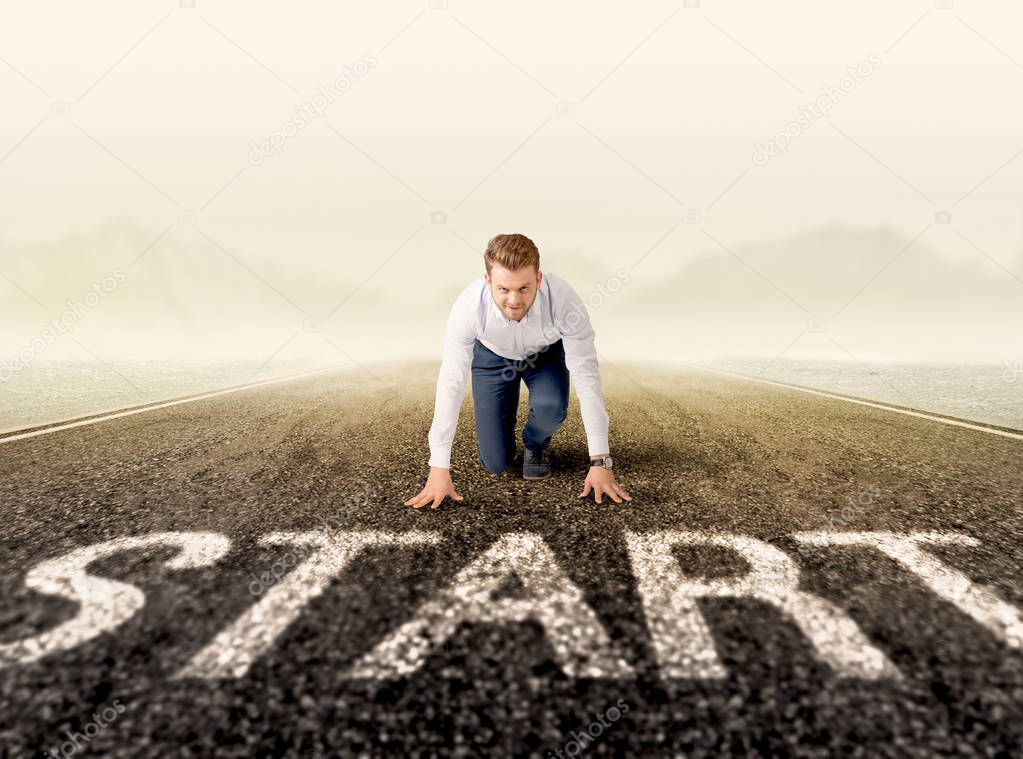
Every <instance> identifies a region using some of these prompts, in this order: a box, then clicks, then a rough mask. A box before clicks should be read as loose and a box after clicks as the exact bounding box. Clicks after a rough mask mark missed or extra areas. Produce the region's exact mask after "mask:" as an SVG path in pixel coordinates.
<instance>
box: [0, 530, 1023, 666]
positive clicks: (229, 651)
mask: <svg viewBox="0 0 1023 759" xmlns="http://www.w3.org/2000/svg"><path fill="white" fill-rule="evenodd" d="M791 537H792V538H793V539H794V540H795V541H796V542H797V543H799V544H801V545H806V546H816V547H827V546H860V547H866V548H870V549H874V550H877V551H880V552H881V553H883V554H885V555H887V556H888V557H890V558H891V559H893V560H894V561H895V562H897V563H898V564H899V565H900V566H901V567H902V568H903V569H905V570H907V571H909V572H911V573H913V574H914V575H916V577H917V578H919V579H920V580H921V581H922V582H923V583H924V584H925V585H926V586H927V587H928V588H929V589H930V590H931V591H933V592H934V593H935V594H937V595H938V596H940V597H941V598H942V599H944V600H946V601H950V602H951V603H953V604H955V605H956V606H957V607H958V608H959V609H960V610H962V611H963V612H964V613H965V614H967V615H969V616H970V617H972V618H973V619H974V620H976V622H978V623H980V624H981V625H983V626H984V627H986V628H987V629H988V630H990V631H991V632H992V633H993V634H994V635H995V636H997V637H998V638H999V639H1000V640H1002V641H1003V642H1004V643H1005V644H1007V645H1008V646H1010V647H1012V648H1015V649H1023V618H1021V616H1020V613H1019V611H1018V610H1017V609H1016V608H1015V607H1013V606H1011V605H1010V604H1008V603H1006V602H1005V601H1003V600H1001V599H1000V598H999V597H998V596H997V595H996V594H995V592H994V591H993V590H991V589H989V588H987V587H984V586H982V585H979V584H977V583H974V582H972V581H971V580H970V579H969V578H967V577H966V576H965V575H964V574H962V573H961V572H959V571H958V570H956V569H953V568H952V567H949V566H948V565H946V564H944V563H943V562H941V561H940V560H938V559H937V558H935V556H934V555H933V554H931V553H929V552H928V551H926V550H925V547H926V546H929V545H930V546H938V545H959V546H976V545H978V542H977V541H976V540H975V539H974V538H972V537H970V536H967V535H961V534H957V533H938V532H927V533H891V532H830V531H829V532H803V533H796V534H794V535H792V536H791ZM625 539H626V543H627V546H628V553H629V557H630V560H631V562H632V567H633V570H634V572H635V575H636V578H637V587H638V591H639V595H640V598H641V600H642V603H643V607H644V612H645V616H646V620H647V624H648V625H649V628H650V634H651V640H652V642H653V648H654V653H655V654H656V657H657V662H658V665H659V667H660V672H661V675H662V676H663V677H665V678H721V677H724V676H725V675H726V671H725V669H724V667H723V666H722V664H721V662H720V661H719V659H718V656H717V653H716V650H715V646H714V642H713V639H712V636H711V631H710V630H709V629H708V627H707V623H706V621H705V620H704V617H703V615H702V613H701V612H700V609H699V607H698V605H697V602H698V601H699V599H701V598H751V599H757V600H759V601H763V602H767V603H769V604H771V605H772V606H774V607H775V608H776V609H778V610H780V611H781V612H782V613H783V614H785V615H787V616H788V617H790V618H791V619H792V621H793V622H795V624H796V625H797V626H798V628H799V629H800V630H801V631H802V633H803V634H804V635H805V636H806V638H807V639H808V640H809V641H810V642H811V643H812V645H813V648H814V650H815V651H816V653H817V655H818V656H819V657H820V658H821V659H822V660H823V661H825V662H826V663H827V664H828V665H830V667H831V668H832V669H833V670H834V671H835V673H836V674H837V675H838V676H839V677H856V678H866V679H881V678H893V679H899V678H900V677H901V676H900V674H899V672H898V670H897V669H896V668H895V667H894V665H893V664H892V663H891V661H890V660H889V659H888V657H887V656H885V654H884V653H883V652H882V651H881V650H880V649H878V648H876V647H875V646H874V645H872V644H871V642H870V641H869V640H868V639H867V638H866V636H865V635H864V634H863V632H862V631H861V630H860V629H859V627H858V626H857V625H856V623H855V622H854V621H853V620H852V619H851V618H850V617H849V616H848V615H847V614H845V613H844V612H843V611H842V610H841V609H839V608H838V607H837V606H835V605H834V604H833V603H831V602H830V601H827V600H825V599H824V598H822V597H820V596H817V595H815V594H813V593H810V592H809V591H807V590H804V589H802V588H800V582H799V580H800V577H799V569H798V566H797V564H796V562H795V561H794V560H793V559H792V558H791V557H790V556H789V555H788V554H786V553H784V552H783V551H781V550H780V549H778V548H776V547H775V546H773V545H771V544H769V543H766V542H764V541H762V540H757V539H755V538H751V537H746V536H742V535H734V534H727V533H718V532H683V531H676V530H669V531H660V532H645V533H644V532H631V531H626V532H625ZM441 541H442V538H441V536H440V534H439V533H436V532H419V531H413V532H404V533H389V532H376V531H332V530H316V531H310V532H281V533H273V534H271V535H267V536H265V537H263V538H262V540H261V543H262V544H263V545H264V546H290V547H291V548H293V549H298V550H299V551H300V553H301V555H302V557H303V559H302V560H301V561H299V562H297V564H296V566H295V568H294V569H293V570H292V571H290V572H289V573H288V574H286V575H284V576H283V577H282V578H281V579H280V581H279V582H276V583H274V584H273V585H272V586H271V587H269V588H268V589H267V590H266V592H265V593H263V594H262V595H261V597H260V599H259V601H258V602H257V603H256V604H254V605H253V606H251V607H250V608H249V609H248V610H246V611H245V612H244V613H243V614H241V615H240V616H239V617H238V618H237V619H235V620H234V621H233V622H232V623H231V624H230V625H228V626H227V628H226V629H224V630H222V631H221V632H220V633H219V634H217V635H216V636H215V637H214V638H213V639H212V640H211V641H210V642H209V643H208V644H207V645H206V646H205V647H204V648H202V649H201V650H200V651H199V652H198V653H196V654H195V656H193V657H192V659H191V660H190V661H189V662H188V663H187V664H186V665H185V666H184V667H183V668H182V669H181V670H180V671H179V672H178V673H177V674H176V675H175V676H176V677H178V678H203V679H219V678H235V677H242V676H243V675H245V673H246V672H247V671H248V670H249V667H250V666H251V665H252V663H253V662H254V661H256V660H257V659H258V658H259V657H260V656H262V655H263V654H264V653H266V652H267V651H268V650H269V649H270V648H271V647H272V646H273V644H274V641H275V640H276V639H277V638H278V637H279V636H280V635H281V633H283V632H284V630H285V629H286V628H287V627H288V626H289V625H290V624H291V623H292V622H293V621H294V620H295V618H296V617H297V616H298V615H299V614H300V612H301V610H302V608H303V607H304V606H305V605H306V604H307V603H308V602H309V601H310V600H312V599H313V598H315V597H317V596H319V595H320V594H322V593H323V592H324V590H325V589H326V588H327V587H328V586H329V585H330V583H331V582H332V581H333V579H334V578H335V577H337V576H338V575H339V574H340V573H341V572H342V570H344V569H345V567H346V566H348V565H349V563H350V562H351V561H352V560H353V559H354V558H355V557H356V556H357V555H358V554H359V553H360V552H361V551H363V550H365V549H367V548H372V547H378V546H422V545H435V544H438V543H440V542H441ZM678 545H689V546H716V547H721V548H725V549H727V550H730V551H733V552H735V553H736V554H737V555H738V556H740V557H741V558H742V559H744V560H745V562H746V563H747V564H748V567H749V569H748V571H747V572H745V573H744V574H742V575H738V576H734V577H727V578H714V579H706V578H694V577H691V576H687V575H686V574H685V573H684V572H683V570H682V567H681V566H680V565H679V563H678V561H677V560H676V559H675V557H674V555H673V553H672V551H673V548H674V547H675V546H678ZM230 547H231V542H230V540H229V539H228V538H227V537H226V536H224V535H221V534H219V533H213V532H160V533H154V534H150V535H145V536H139V537H126V538H119V539H116V540H111V541H107V542H104V543H98V544H96V545H91V546H86V547H83V548H79V549H76V550H74V551H72V552H70V553H68V554H65V555H63V556H60V557H57V558H53V559H48V560H46V561H43V562H41V563H40V564H38V565H36V566H35V567H33V568H32V569H31V570H30V571H29V572H28V574H27V576H26V578H25V584H26V585H27V587H28V588H29V589H31V590H34V591H37V592H39V593H44V594H48V595H54V596H60V597H61V598H64V599H67V600H68V601H72V602H74V603H75V604H77V605H78V607H79V608H78V612H77V613H76V615H75V616H74V617H73V618H71V619H69V620H67V621H65V622H62V623H60V624H58V625H57V626H55V627H53V628H52V629H50V630H48V631H46V632H42V633H40V634H38V635H34V636H32V637H28V638H24V639H22V640H17V641H13V642H8V643H3V644H0V666H13V665H19V664H29V663H32V662H36V661H39V660H41V659H43V658H45V657H47V656H51V655H53V654H56V653H58V652H61V651H67V650H69V649H71V648H74V647H76V646H80V645H82V644H83V643H85V642H87V641H89V640H91V639H93V638H95V637H97V636H99V635H102V634H104V633H109V632H110V631H112V630H114V629H115V628H117V627H118V626H120V625H122V624H124V623H125V622H126V621H128V620H129V619H130V618H131V617H132V616H133V615H134V614H136V613H137V612H138V611H139V609H141V608H142V607H143V605H144V604H145V596H144V594H143V592H142V591H141V590H140V589H139V588H137V587H135V586H134V585H130V584H127V583H124V582H121V581H117V580H112V579H108V578H104V577H99V576H97V575H92V574H89V572H88V567H89V565H90V564H91V563H92V562H95V561H97V560H100V559H103V558H106V557H109V556H111V555H114V554H117V553H120V552H124V551H135V550H142V549H153V548H173V549H176V553H175V554H174V556H173V558H171V559H169V560H168V561H167V562H166V563H165V565H164V567H165V568H166V569H169V570H178V569H189V568H197V567H207V566H211V565H213V564H215V563H216V562H218V561H219V560H221V559H222V558H223V557H224V556H225V555H226V554H227V553H228V551H229V550H230ZM511 575H514V576H515V577H517V578H518V579H519V581H520V583H521V585H522V588H523V593H521V594H520V595H519V596H517V597H506V598H500V599H498V600H494V599H493V598H492V595H493V594H494V593H495V591H497V590H498V589H499V588H500V587H501V586H502V584H503V583H504V582H506V581H507V579H508V578H509V576H511ZM526 620H532V621H536V622H539V623H540V624H541V625H542V626H543V628H544V631H545V633H546V635H547V638H548V640H549V641H550V643H551V645H552V648H553V650H554V652H555V655H556V657H557V660H558V663H559V665H560V666H561V667H562V669H563V670H564V672H565V673H566V674H567V675H569V676H575V677H607V678H622V677H630V676H631V675H632V674H633V670H632V668H631V667H630V665H629V664H628V662H627V661H626V660H625V659H624V658H622V657H621V656H620V654H618V653H616V652H615V650H614V647H613V646H612V644H611V641H610V639H609V637H608V634H607V632H606V631H605V629H604V627H603V625H602V624H601V623H600V622H599V621H598V619H597V617H596V615H595V613H594V612H593V610H592V609H591V608H590V606H589V605H588V604H587V603H586V601H585V599H584V596H583V593H582V591H581V590H580V589H579V588H578V587H577V586H576V585H575V583H573V582H572V581H571V580H570V579H569V578H568V576H567V575H566V574H565V573H564V571H563V570H562V569H561V568H560V567H559V566H558V563H557V561H556V560H555V557H554V555H553V553H552V552H551V550H550V548H549V547H548V546H547V545H546V543H545V542H544V541H543V539H542V538H541V537H540V536H539V535H536V534H534V533H528V532H518V533H507V534H504V535H502V536H501V537H500V538H498V539H497V540H496V541H495V542H494V543H493V544H492V545H491V546H490V547H489V548H488V549H487V550H486V551H485V552H483V553H482V554H481V555H480V556H479V557H477V558H476V559H475V560H473V561H472V562H471V563H470V564H469V565H468V566H466V567H465V568H464V569H462V570H461V571H460V572H459V573H458V574H457V575H456V576H455V578H454V580H453V581H452V582H451V583H450V585H448V586H447V587H446V588H444V589H442V590H441V591H439V592H438V593H437V594H436V595H435V596H434V597H433V598H431V599H430V600H428V601H426V602H425V603H423V605H422V606H420V607H419V608H418V609H417V610H416V612H415V613H414V615H413V616H412V618H411V619H410V620H409V621H407V622H405V623H404V624H402V625H401V626H400V627H398V629H396V630H394V631H393V632H392V633H391V634H390V635H389V636H387V637H386V638H385V639H384V640H383V641H382V642H380V643H379V644H378V645H376V646H375V647H374V648H373V649H372V650H370V651H369V652H368V653H366V654H365V655H364V656H362V657H361V658H360V659H358V660H357V661H356V662H355V663H354V665H352V666H351V667H350V669H349V671H348V672H347V673H345V676H346V677H348V678H369V679H388V678H396V677H402V676H405V675H408V674H409V673H411V672H413V671H415V670H416V669H417V668H418V667H419V666H420V665H421V664H422V663H423V662H424V661H425V659H426V657H427V656H428V655H429V654H430V652H431V651H432V650H434V649H435V647H437V646H439V645H441V644H442V643H443V642H444V641H446V640H447V639H448V638H449V637H450V636H451V634H452V633H453V632H454V631H455V630H456V628H457V627H458V626H459V625H460V624H462V623H463V622H521V621H526Z"/></svg>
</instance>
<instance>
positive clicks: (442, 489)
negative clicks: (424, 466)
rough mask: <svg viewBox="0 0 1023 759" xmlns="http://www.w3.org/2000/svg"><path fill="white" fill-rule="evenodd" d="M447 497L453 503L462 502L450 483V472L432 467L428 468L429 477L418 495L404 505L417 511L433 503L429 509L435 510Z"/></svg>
mask: <svg viewBox="0 0 1023 759" xmlns="http://www.w3.org/2000/svg"><path fill="white" fill-rule="evenodd" d="M448 497H450V498H451V500H453V501H461V500H462V496H460V495H459V494H458V493H456V492H455V486H454V485H453V484H452V483H451V470H450V469H445V468H443V467H439V466H432V467H430V476H429V477H427V478H426V485H425V487H423V489H422V490H420V491H419V494H418V495H416V496H415V497H413V498H409V499H408V500H407V501H405V505H406V506H411V507H413V508H415V509H418V508H422V507H423V506H425V505H426V504H428V503H430V501H433V505H431V506H430V508H431V509H435V508H437V507H438V506H440V505H441V504H442V503H444V499H445V498H448Z"/></svg>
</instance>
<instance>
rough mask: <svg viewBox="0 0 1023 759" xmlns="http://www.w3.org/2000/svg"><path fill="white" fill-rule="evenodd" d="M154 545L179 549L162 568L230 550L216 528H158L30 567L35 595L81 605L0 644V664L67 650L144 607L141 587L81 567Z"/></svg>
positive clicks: (197, 563)
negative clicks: (39, 629)
mask: <svg viewBox="0 0 1023 759" xmlns="http://www.w3.org/2000/svg"><path fill="white" fill-rule="evenodd" d="M156 546H161V547H162V546H171V547H175V548H178V549H179V553H178V555H177V556H175V557H174V558H173V559H170V560H169V561H167V562H166V563H165V564H164V566H165V567H166V568H167V569H192V568H194V567H206V566H209V565H210V564H213V563H214V562H216V561H218V560H219V559H220V558H221V557H223V556H224V554H226V553H227V552H228V550H229V549H230V547H231V541H230V540H228V538H226V537H225V536H223V535H220V534H219V533H215V532H158V533H154V534H152V535H146V536H143V537H126V538H117V539H116V540H110V541H107V542H105V543H97V544H96V545H91V546H85V547H84V548H78V549H76V550H74V551H72V552H71V553H68V554H65V555H63V556H59V557H57V558H55V559H48V560H47V561H43V562H42V563H40V564H38V565H36V566H35V567H33V568H32V569H31V570H30V571H29V573H28V575H27V576H26V577H25V585H26V586H28V587H29V588H30V589H32V590H34V591H37V592H39V593H45V594H47V595H54V596H61V597H63V598H66V599H67V600H69V601H74V602H75V603H78V604H80V605H81V609H80V610H79V612H78V614H77V615H75V617H74V618H72V619H69V620H68V621H67V622H63V623H62V624H59V625H57V627H55V628H53V629H52V630H50V631H49V632H44V633H41V634H39V635H35V636H33V637H31V638H25V639H23V640H17V641H14V642H13V643H4V644H0V667H3V666H5V665H8V666H9V665H11V664H28V663H31V662H34V661H37V660H39V659H42V658H43V657H44V656H49V655H50V654H53V653H56V652H57V651H66V650H68V649H70V648H74V647H75V646H78V645H80V644H82V643H85V642H86V641H88V640H91V639H92V638H95V637H96V636H98V635H101V634H103V633H105V632H109V631H111V630H113V629H114V628H116V627H117V626H118V625H121V624H123V623H124V622H126V621H128V620H129V619H131V617H132V616H133V615H134V614H135V613H136V612H137V611H138V610H139V609H141V608H142V607H143V606H144V605H145V602H146V600H145V595H144V594H143V593H142V591H141V590H139V589H138V588H136V587H135V586H134V585H128V584H127V583H123V582H118V581H117V580H108V579H106V578H103V577H96V576H95V575H90V574H89V573H88V572H87V571H86V569H87V568H88V566H89V564H91V563H92V562H94V561H96V560H97V559H102V558H104V557H107V556H110V555H112V554H115V553H120V552H122V551H133V550H137V549H140V548H152V547H156Z"/></svg>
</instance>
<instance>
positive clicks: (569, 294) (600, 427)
mask: <svg viewBox="0 0 1023 759" xmlns="http://www.w3.org/2000/svg"><path fill="white" fill-rule="evenodd" d="M551 284H552V286H553V287H555V288H557V289H556V290H555V292H554V293H553V294H554V303H555V306H554V308H555V313H554V325H555V327H557V329H558V331H559V332H560V333H561V340H562V344H563V345H564V347H565V366H567V367H568V371H569V373H570V375H571V379H572V383H573V384H574V385H575V394H576V396H577V397H578V398H579V411H580V413H581V414H582V418H583V428H584V429H585V430H586V444H587V447H588V448H589V453H590V458H595V457H597V456H601V455H608V453H609V452H610V448H609V445H608V422H609V420H608V415H607V409H606V408H605V407H604V391H603V387H602V386H601V382H600V367H599V365H598V364H597V348H596V345H595V343H594V340H595V338H596V332H595V331H594V329H593V326H592V325H591V324H590V315H589V312H588V311H587V310H586V306H585V304H583V301H582V298H580V297H579V295H578V294H577V293H576V291H575V290H574V289H572V287H571V286H570V285H569V284H568V283H567V282H558V283H557V284H555V283H554V282H553V281H552V283H551Z"/></svg>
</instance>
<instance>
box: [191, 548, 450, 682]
mask: <svg viewBox="0 0 1023 759" xmlns="http://www.w3.org/2000/svg"><path fill="white" fill-rule="evenodd" d="M439 541H440V535H439V533H435V532H403V533H384V532H329V531H326V530H315V531H310V532H278V533H273V534H272V535H267V536H266V537H264V538H263V539H262V540H261V541H260V542H261V543H263V544H264V545H290V546H294V547H296V548H297V552H298V553H300V554H309V555H308V558H306V559H305V560H304V561H302V560H301V558H302V557H301V556H300V557H299V560H298V561H296V562H285V563H286V564H291V563H297V564H298V566H297V567H296V568H295V569H294V570H292V571H291V572H289V573H288V574H287V575H285V576H284V577H283V578H282V579H281V580H280V582H278V583H276V584H274V585H273V586H271V587H270V589H269V590H268V591H266V595H265V596H263V598H262V600H260V602H259V603H257V604H256V605H255V606H253V607H252V608H250V609H249V610H248V611H246V612H245V613H244V614H242V615H241V616H240V617H238V619H236V620H235V621H234V622H233V623H232V624H231V625H229V626H228V627H227V628H226V629H224V630H222V631H221V632H220V633H219V634H218V635H217V636H216V637H215V638H214V639H213V641H212V642H211V643H209V644H208V645H207V646H206V647H205V648H203V650H202V651H200V652H199V653H197V654H196V655H195V656H194V657H193V658H192V660H191V661H189V662H188V664H186V665H185V666H184V667H183V668H182V669H181V671H179V672H178V673H177V674H176V675H175V677H176V678H183V677H202V678H207V679H214V678H230V677H242V676H243V675H244V674H245V673H246V672H248V670H249V667H250V666H251V665H252V663H253V662H254V661H255V660H256V659H258V658H259V657H260V656H262V655H263V653H264V652H266V650H267V649H269V648H270V647H271V646H272V645H273V643H274V641H275V640H276V639H277V638H278V636H280V634H281V633H282V632H284V630H285V629H287V627H288V626H289V625H290V624H291V623H292V622H293V621H294V620H295V618H296V617H298V615H299V614H300V613H301V612H302V610H303V609H304V608H305V607H306V605H307V604H308V603H309V602H310V601H311V600H312V599H314V598H316V597H317V596H319V595H320V594H321V593H323V591H324V589H325V588H326V587H327V586H328V585H329V584H330V582H331V581H332V580H333V579H334V578H335V577H337V575H338V574H340V572H341V571H342V570H343V569H344V568H345V566H347V565H348V563H349V562H350V561H351V560H352V559H353V558H355V556H356V555H357V554H358V553H359V552H360V551H362V550H363V549H364V548H367V547H369V546H385V545H399V546H409V545H418V544H423V543H430V544H432V543H437V542H439Z"/></svg>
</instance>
